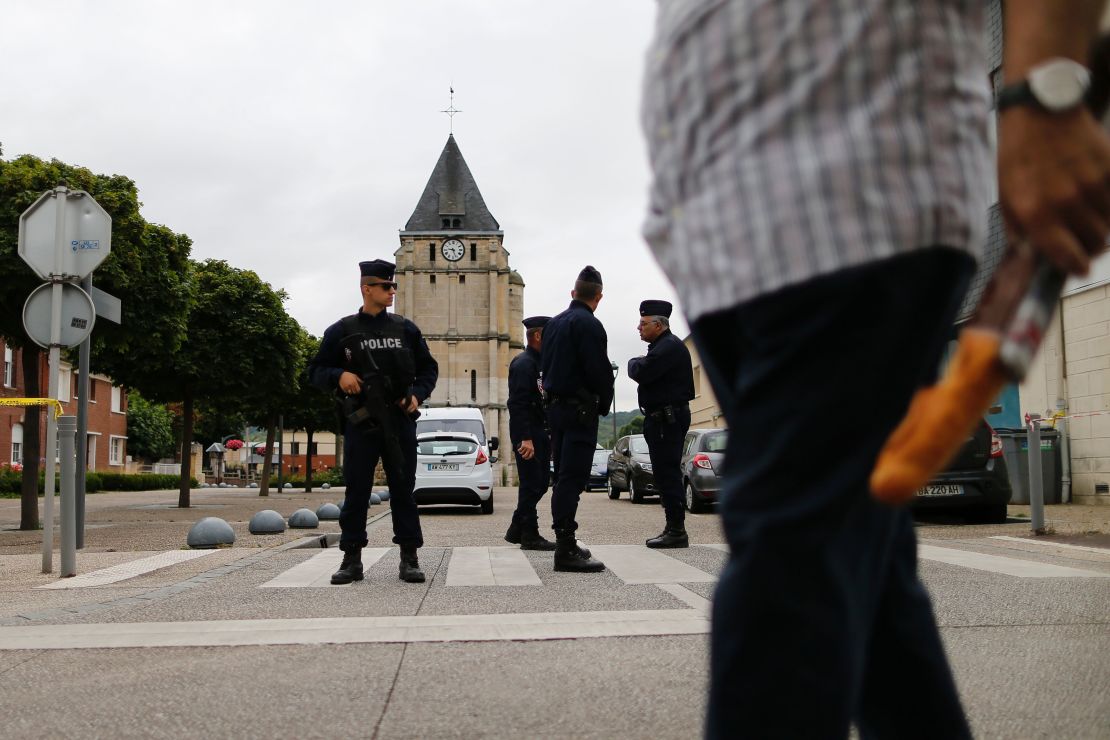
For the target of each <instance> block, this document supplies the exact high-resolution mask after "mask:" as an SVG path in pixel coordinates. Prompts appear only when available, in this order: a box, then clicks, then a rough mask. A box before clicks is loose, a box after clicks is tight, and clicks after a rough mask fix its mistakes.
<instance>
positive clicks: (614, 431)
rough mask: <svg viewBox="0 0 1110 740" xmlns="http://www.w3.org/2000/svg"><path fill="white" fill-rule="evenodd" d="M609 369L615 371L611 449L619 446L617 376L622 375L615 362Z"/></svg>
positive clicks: (611, 363)
mask: <svg viewBox="0 0 1110 740" xmlns="http://www.w3.org/2000/svg"><path fill="white" fill-rule="evenodd" d="M609 367H611V368H612V369H613V444H612V446H611V447H610V449H612V448H613V447H616V446H617V376H618V375H619V374H620V370H621V369H620V367H619V366H618V365H617V363H615V362H610V363H609Z"/></svg>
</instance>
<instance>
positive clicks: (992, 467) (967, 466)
mask: <svg viewBox="0 0 1110 740" xmlns="http://www.w3.org/2000/svg"><path fill="white" fill-rule="evenodd" d="M1011 492H1012V489H1011V487H1010V477H1009V475H1008V473H1007V471H1006V461H1005V460H1004V459H1003V458H1002V440H1001V439H1000V438H999V436H998V435H997V434H995V433H994V430H993V429H991V427H990V425H989V424H987V422H986V421H985V420H983V421H981V422H980V423H979V426H978V427H976V429H975V431H974V432H972V434H971V436H969V437H968V438H967V441H965V442H964V445H963V447H961V448H960V451H959V453H957V454H956V457H955V459H953V460H952V462H951V463H950V464H949V465H948V468H947V469H946V470H945V471H944V472H943V473H941V474H940V475H938V476H937V477H936V478H934V479H933V480H931V481H929V485H927V486H925V487H924V488H922V489H921V490H919V491H918V492H917V495H916V496H915V497H914V499H913V501H912V502H910V508H911V509H912V510H913V511H914V512H915V513H923V512H931V511H937V510H941V509H944V510H956V511H959V512H960V513H963V514H964V515H965V516H966V517H967V519H968V520H970V521H974V522H981V523H987V522H993V523H1002V522H1005V521H1006V505H1007V504H1008V503H1009V502H1010V494H1011Z"/></svg>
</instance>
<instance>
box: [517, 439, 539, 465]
mask: <svg viewBox="0 0 1110 740" xmlns="http://www.w3.org/2000/svg"><path fill="white" fill-rule="evenodd" d="M516 451H517V452H519V453H520V459H521V460H531V459H532V458H533V457H535V456H536V448H535V447H533V446H532V440H530V439H526V440H524V441H523V442H521V443H520V444H519V445H517V448H516Z"/></svg>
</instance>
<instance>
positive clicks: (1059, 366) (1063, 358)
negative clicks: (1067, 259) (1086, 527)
mask: <svg viewBox="0 0 1110 740" xmlns="http://www.w3.org/2000/svg"><path fill="white" fill-rule="evenodd" d="M1056 316H1057V322H1058V325H1059V327H1060V339H1059V340H1058V342H1059V344H1058V346H1059V351H1057V352H1056V377H1057V382H1056V411H1057V412H1058V413H1060V414H1063V415H1065V416H1066V415H1067V413H1068V358H1067V354H1066V349H1065V347H1066V346H1067V345H1066V344H1065V342H1064V299H1063V298H1061V299H1060V305H1059V307H1058V308H1057V310H1056ZM1069 426H1070V425H1069V424H1068V420H1067V419H1060V420H1059V427H1057V428H1058V429H1059V430H1060V479H1061V485H1060V503H1063V504H1069V503H1071V439H1070V434H1069V432H1070V429H1069Z"/></svg>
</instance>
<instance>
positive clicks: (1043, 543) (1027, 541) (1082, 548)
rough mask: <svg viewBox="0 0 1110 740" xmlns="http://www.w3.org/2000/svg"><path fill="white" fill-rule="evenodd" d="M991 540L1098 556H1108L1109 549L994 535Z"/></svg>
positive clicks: (1109, 554)
mask: <svg viewBox="0 0 1110 740" xmlns="http://www.w3.org/2000/svg"><path fill="white" fill-rule="evenodd" d="M991 539H992V540H1006V541H1007V542H1020V543H1022V544H1024V545H1041V546H1042V547H1063V548H1065V549H1067V550H1079V551H1082V552H1095V553H1098V554H1099V555H1106V556H1110V548H1106V547H1086V546H1084V545H1069V544H1066V543H1064V542H1053V541H1052V540H1034V539H1031V538H1029V537H1007V536H1005V535H1001V534H996V535H993V536H992V537H991Z"/></svg>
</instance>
